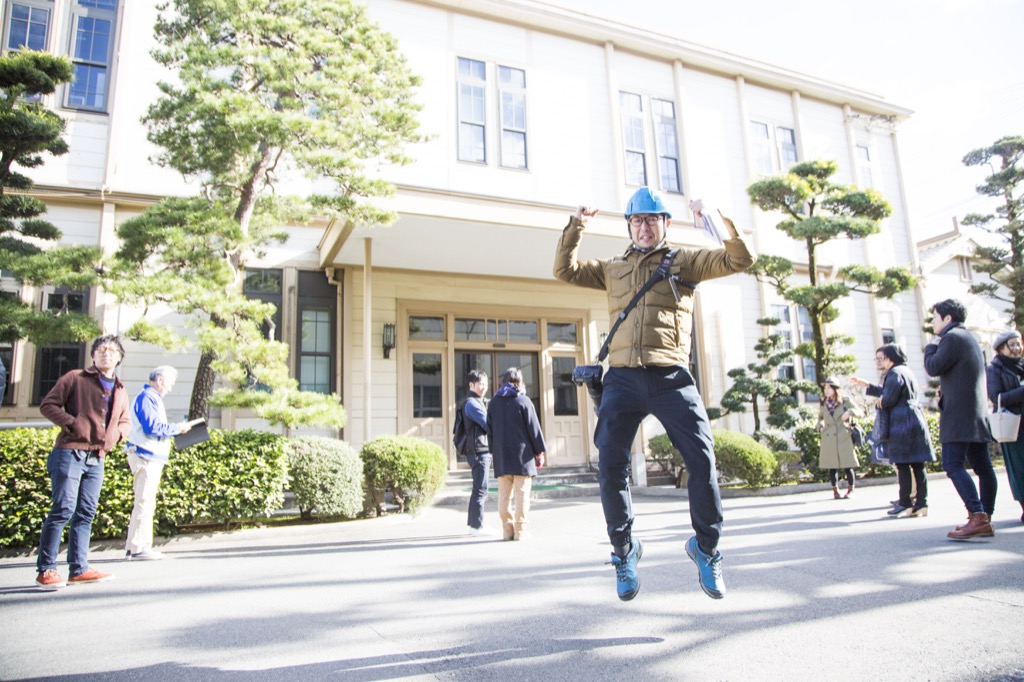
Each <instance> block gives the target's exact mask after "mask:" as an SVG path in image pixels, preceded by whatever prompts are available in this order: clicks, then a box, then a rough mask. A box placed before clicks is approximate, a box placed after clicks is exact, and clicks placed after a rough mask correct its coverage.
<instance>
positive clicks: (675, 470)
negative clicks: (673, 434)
mask: <svg viewBox="0 0 1024 682" xmlns="http://www.w3.org/2000/svg"><path fill="white" fill-rule="evenodd" d="M647 449H648V450H649V451H650V453H651V459H652V460H654V461H656V462H660V463H661V464H662V465H663V466H664V467H665V468H667V469H668V470H669V471H670V472H671V474H672V477H673V478H675V484H676V487H677V488H682V487H683V486H684V485H686V463H685V462H684V461H683V455H682V453H680V452H679V450H677V449H676V446H674V445H672V441H671V440H669V437H668V434H667V433H663V434H660V435H658V436H655V437H653V438H651V439H650V440H649V441H647Z"/></svg>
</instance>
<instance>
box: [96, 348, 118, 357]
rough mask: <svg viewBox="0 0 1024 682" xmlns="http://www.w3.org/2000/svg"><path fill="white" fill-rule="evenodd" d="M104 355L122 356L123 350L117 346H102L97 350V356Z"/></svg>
mask: <svg viewBox="0 0 1024 682" xmlns="http://www.w3.org/2000/svg"><path fill="white" fill-rule="evenodd" d="M104 353H113V354H115V355H120V354H121V349H120V348H118V347H117V346H100V347H99V348H97V349H96V354H97V355H103V354H104Z"/></svg>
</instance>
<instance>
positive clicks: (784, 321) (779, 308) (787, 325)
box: [771, 304, 796, 379]
mask: <svg viewBox="0 0 1024 682" xmlns="http://www.w3.org/2000/svg"><path fill="white" fill-rule="evenodd" d="M771 310H772V314H771V316H772V317H774V318H776V319H778V320H779V323H778V324H777V325H775V329H773V330H772V333H774V334H778V335H780V336H781V337H782V339H781V342H780V343H779V350H788V351H791V350H793V324H792V322H791V321H790V316H789V306H788V305H779V304H775V305H772V307H771ZM775 375H776V377H777V378H779V379H796V368H795V367H794V366H793V357H792V356H789V357H788V358H786V361H785V362H783V363H782V364H780V365H779V366H778V368H777V369H776V374H775Z"/></svg>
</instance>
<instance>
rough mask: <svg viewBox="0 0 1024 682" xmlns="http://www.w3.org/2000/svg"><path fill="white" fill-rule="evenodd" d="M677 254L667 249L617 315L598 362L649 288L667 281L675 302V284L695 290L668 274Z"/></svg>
mask: <svg viewBox="0 0 1024 682" xmlns="http://www.w3.org/2000/svg"><path fill="white" fill-rule="evenodd" d="M677 253H679V249H669V250H668V252H667V253H665V255H664V256H662V257H661V263H659V264H658V269H657V270H655V271H654V274H653V275H651V278H650V279H648V280H647V281H646V282H645V283H644V285H643V286H642V287H640V291H638V292H636V295H635V296H634V297H633V299H632V300H631V301H630V302H629V303H627V304H626V307H625V308H623V309H622V312H621V313H619V315H618V317H617V318H616V320H615V324H613V325H612V328H611V329H610V330H608V336H606V337H605V339H604V343H603V344H602V345H601V351H600V352H599V353H598V354H597V361H598V362H604V359H605V358H606V357H608V348H609V347H610V344H611V342H612V337H613V336H615V332H616V331H618V329H619V325H620V324H622V322H623V321H624V320H625V319H626V317H627V316H628V315H629V313H630V312H632V310H633V308H635V307H636V304H637V303H639V302H640V299H641V298H643V297H644V294H646V293H647V292H648V291H650V289H651V287H653V286H654V285H655V284H657V283H658V282H659V281H661V280H663V279H667V280H668V283H669V285H670V286H671V287H672V294H673V295H674V296H675V297H676V300H677V301H678V300H679V299H680V295H679V290H678V289H676V282H679V283H680V284H682V285H683V286H685V287H687V288H689V289H696V288H697V285H696V284H695V283H691V282H686V281H683V280H682V279H679V277H677V276H675V275H672V274H671V273H670V268H671V267H672V261H673V260H675V257H676V254H677Z"/></svg>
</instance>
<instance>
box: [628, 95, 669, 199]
mask: <svg viewBox="0 0 1024 682" xmlns="http://www.w3.org/2000/svg"><path fill="white" fill-rule="evenodd" d="M619 118H620V120H621V125H622V148H623V153H624V154H625V158H624V159H623V162H624V165H625V171H626V184H627V185H636V186H640V185H647V184H650V183H649V182H648V171H650V173H652V174H656V175H657V178H658V187H659V188H660V189H662V190H664V191H666V192H682V191H683V182H682V178H681V173H680V165H679V135H678V133H677V130H678V128H677V121H676V105H675V103H673V102H671V101H669V100H666V99H658V98H656V97H645V96H643V95H639V94H636V93H632V92H620V93H619ZM648 140H653V141H654V146H653V147H649V146H648V145H649V142H648ZM649 158H653V159H657V167H654V166H651V167H650V168H648V165H647V162H648V159H649Z"/></svg>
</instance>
